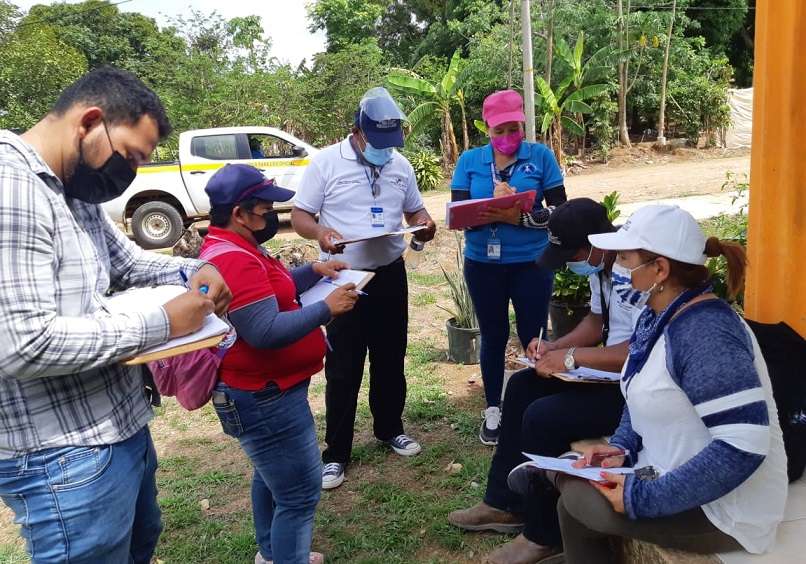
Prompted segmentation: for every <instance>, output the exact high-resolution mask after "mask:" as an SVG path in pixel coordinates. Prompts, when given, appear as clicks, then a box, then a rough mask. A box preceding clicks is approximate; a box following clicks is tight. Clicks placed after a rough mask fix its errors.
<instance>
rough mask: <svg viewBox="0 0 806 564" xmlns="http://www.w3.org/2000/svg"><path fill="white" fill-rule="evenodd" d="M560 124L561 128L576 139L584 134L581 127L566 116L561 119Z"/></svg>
mask: <svg viewBox="0 0 806 564" xmlns="http://www.w3.org/2000/svg"><path fill="white" fill-rule="evenodd" d="M560 122H561V123H562V124H563V128H564V129H565V130H567V131H570V132H571V133H573V134H574V135H576V136H578V137H581V136H582V135H584V134H585V130H584V129H583V128H582V126H581V125H580V124H578V123H577V122H575V121H574V120H572V119H571V118H570V117H568V116H563V117H561V118H560Z"/></svg>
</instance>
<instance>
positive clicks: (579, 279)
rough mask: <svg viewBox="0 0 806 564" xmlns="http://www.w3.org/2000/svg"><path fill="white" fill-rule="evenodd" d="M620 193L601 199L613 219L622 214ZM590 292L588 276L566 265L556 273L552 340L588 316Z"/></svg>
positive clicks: (552, 300)
mask: <svg viewBox="0 0 806 564" xmlns="http://www.w3.org/2000/svg"><path fill="white" fill-rule="evenodd" d="M618 202H619V193H618V192H611V193H610V194H608V195H607V196H605V197H604V199H603V200H602V205H603V206H604V207H605V208H606V209H607V217H608V219H610V221H611V222H613V221H615V220H616V218H617V217H618V216H619V215H620V214H621V212H620V211H619V210H618V209H617V208H618ZM590 299H591V291H590V284H589V283H588V278H587V277H585V276H579V275H578V274H574V273H573V272H571V271H570V270H568V267H565V266H564V267H563V268H562V269H561V270H558V271H557V272H556V273H555V274H554V291H553V292H552V294H551V303H550V304H549V318H550V319H551V330H552V339H559V338H560V337H562V336H563V335H567V334H568V333H570V332H571V331H573V330H574V328H575V327H576V326H577V325H579V323H580V322H581V321H582V320H583V319H584V318H585V316H586V315H588V312H589V311H590Z"/></svg>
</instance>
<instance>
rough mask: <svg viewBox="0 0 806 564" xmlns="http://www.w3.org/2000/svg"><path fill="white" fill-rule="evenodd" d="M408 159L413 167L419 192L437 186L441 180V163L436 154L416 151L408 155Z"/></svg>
mask: <svg viewBox="0 0 806 564" xmlns="http://www.w3.org/2000/svg"><path fill="white" fill-rule="evenodd" d="M408 159H409V162H410V163H411V166H412V167H413V168H414V176H415V177H416V178H417V186H419V188H420V192H428V191H429V190H436V189H437V188H439V184H440V183H441V182H442V165H441V164H440V159H439V157H438V156H437V155H435V154H433V153H430V152H428V151H417V152H415V153H412V154H410V155H408Z"/></svg>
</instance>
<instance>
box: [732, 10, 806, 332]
mask: <svg viewBox="0 0 806 564" xmlns="http://www.w3.org/2000/svg"><path fill="white" fill-rule="evenodd" d="M756 6H757V10H756V38H755V39H756V43H755V49H756V52H755V68H754V78H753V149H752V155H751V165H750V171H751V173H750V187H751V188H750V211H749V214H750V217H749V227H748V234H747V235H748V262H749V269H748V276H747V290H746V292H745V311H746V315H747V317H748V318H749V319H753V320H756V321H760V322H763V323H777V322H779V321H785V322H786V323H787V324H789V325H790V326H791V327H792V328H793V329H795V330H796V331H797V332H798V333H800V335H801V336H803V337H806V55H804V48H803V42H804V40H806V1H804V0H760V1H759V2H757V4H756Z"/></svg>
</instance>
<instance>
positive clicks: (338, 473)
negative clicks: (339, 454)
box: [322, 462, 344, 490]
mask: <svg viewBox="0 0 806 564" xmlns="http://www.w3.org/2000/svg"><path fill="white" fill-rule="evenodd" d="M342 482H344V464H341V463H339V462H328V463H327V464H325V465H324V466H323V467H322V489H323V490H332V489H333V488H338V487H339V486H340V485H341V484H342Z"/></svg>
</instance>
